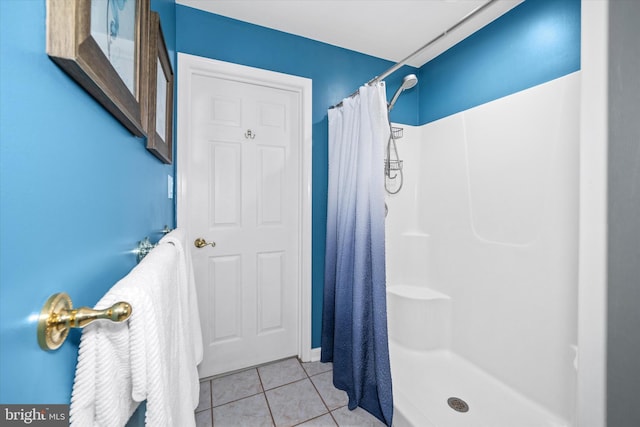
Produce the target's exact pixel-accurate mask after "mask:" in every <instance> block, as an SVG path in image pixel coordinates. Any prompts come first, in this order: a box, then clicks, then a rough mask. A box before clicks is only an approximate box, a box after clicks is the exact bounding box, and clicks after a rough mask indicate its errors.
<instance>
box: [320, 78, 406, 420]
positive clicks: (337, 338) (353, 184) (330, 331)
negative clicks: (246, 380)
mask: <svg viewBox="0 0 640 427" xmlns="http://www.w3.org/2000/svg"><path fill="white" fill-rule="evenodd" d="M328 114H329V188H328V200H327V238H326V257H325V283H324V305H323V312H322V355H321V360H322V361H323V362H333V384H334V385H335V386H336V387H337V388H339V389H341V390H344V391H346V392H347V395H348V396H349V409H355V408H356V406H360V407H362V408H363V409H365V410H367V411H368V412H370V413H371V414H373V415H375V416H376V417H377V418H378V419H380V420H381V421H382V422H384V423H386V424H387V425H388V426H391V420H392V417H393V399H392V392H391V370H390V366H389V344H388V341H387V303H386V291H385V241H384V213H385V205H384V146H385V144H386V142H387V140H388V138H389V131H390V130H389V122H388V117H387V114H388V113H387V102H386V91H385V86H384V83H383V82H381V83H378V84H375V85H371V86H363V87H361V88H360V90H359V93H358V95H356V96H354V97H351V98H347V99H345V100H344V101H343V105H342V107H338V108H332V109H330V110H329V112H328Z"/></svg>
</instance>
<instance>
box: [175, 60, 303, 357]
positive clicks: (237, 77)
mask: <svg viewBox="0 0 640 427" xmlns="http://www.w3.org/2000/svg"><path fill="white" fill-rule="evenodd" d="M194 74H199V75H206V76H210V77H215V78H226V79H230V80H234V81H238V82H245V83H252V84H263V85H264V84H266V85H268V86H270V87H275V88H279V89H284V90H289V91H293V92H297V93H299V94H300V97H299V99H300V100H301V105H300V111H301V123H300V137H299V140H300V141H301V143H302V145H301V147H300V148H301V149H300V159H299V160H300V177H299V183H300V187H299V188H300V203H301V206H300V210H299V215H300V218H299V219H300V221H299V224H300V233H299V235H300V236H301V239H300V242H299V243H300V244H299V248H300V254H299V255H300V258H299V259H300V260H301V266H300V277H299V280H298V287H299V289H298V290H299V292H298V295H299V296H300V301H299V310H298V325H299V330H300V333H299V337H298V346H297V347H298V357H300V359H302V361H305V362H307V361H311V358H312V352H311V134H312V121H311V108H312V107H311V105H312V104H311V93H312V81H311V79H308V78H304V77H298V76H292V75H288V74H283V73H277V72H274V71H268V70H263V69H259V68H253V67H247V66H244V65H238V64H232V63H230V62H223V61H218V60H215V59H208V58H203V57H199V56H194V55H189V54H186V53H181V52H178V97H177V98H178V112H177V125H178V129H177V162H176V175H177V180H178V181H177V224H178V227H181V228H183V229H185V230H187V232H188V229H189V224H187V223H186V218H188V204H187V203H186V198H187V196H188V194H189V182H188V178H187V174H186V173H185V171H186V165H187V160H188V159H189V156H188V154H189V144H188V141H189V138H190V135H189V132H190V129H189V120H188V118H189V116H190V111H189V108H190V105H191V102H190V99H189V97H190V93H191V80H192V76H193V75H194Z"/></svg>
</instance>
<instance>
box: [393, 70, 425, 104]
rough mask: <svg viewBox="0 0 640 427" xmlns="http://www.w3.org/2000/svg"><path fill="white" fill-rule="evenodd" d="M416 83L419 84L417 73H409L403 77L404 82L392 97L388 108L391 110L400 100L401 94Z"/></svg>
mask: <svg viewBox="0 0 640 427" xmlns="http://www.w3.org/2000/svg"><path fill="white" fill-rule="evenodd" d="M416 84H418V78H417V77H416V75H415V74H409V75H407V76H405V77H404V79H402V84H401V85H400V87H399V88H398V90H397V91H396V93H394V94H393V97H392V98H391V101H390V102H389V105H388V107H387V109H388V110H389V111H391V109H392V108H393V106H394V104H395V103H396V101H397V100H398V97H399V96H400V94H401V93H402V92H404V91H405V90H407V89H411V88H412V87H414V86H415V85H416Z"/></svg>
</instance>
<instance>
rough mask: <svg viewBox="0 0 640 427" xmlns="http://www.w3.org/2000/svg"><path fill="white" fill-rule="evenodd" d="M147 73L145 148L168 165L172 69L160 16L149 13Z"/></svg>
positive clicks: (170, 147) (171, 121)
mask: <svg viewBox="0 0 640 427" xmlns="http://www.w3.org/2000/svg"><path fill="white" fill-rule="evenodd" d="M148 53H149V55H148V58H147V70H148V72H149V80H148V88H149V93H148V96H147V101H148V102H147V104H146V110H145V109H144V108H143V116H144V117H146V118H147V122H146V126H145V130H146V132H147V150H149V151H151V152H152V153H153V154H154V155H155V156H156V157H157V158H158V159H160V160H161V161H162V162H163V163H166V164H171V162H172V159H173V84H174V77H173V70H172V68H171V61H170V60H169V52H168V51H167V45H166V44H165V41H164V36H163V34H162V26H161V25H160V15H158V13H156V12H151V14H150V15H149V51H148Z"/></svg>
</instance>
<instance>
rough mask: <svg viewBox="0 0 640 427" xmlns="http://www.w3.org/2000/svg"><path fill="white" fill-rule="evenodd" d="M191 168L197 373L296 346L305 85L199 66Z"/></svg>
mask: <svg viewBox="0 0 640 427" xmlns="http://www.w3.org/2000/svg"><path fill="white" fill-rule="evenodd" d="M191 85H192V86H191V93H190V112H191V114H190V118H189V120H188V123H189V126H190V128H189V135H190V138H189V141H188V143H189V159H188V160H187V167H188V171H186V172H185V175H186V176H187V177H188V182H189V192H188V194H189V196H188V199H187V202H186V203H187V206H188V209H187V211H188V217H187V222H188V224H189V227H188V228H189V233H190V238H191V239H192V240H193V239H195V238H197V237H202V238H204V239H205V240H207V241H208V242H211V241H214V242H215V243H216V246H215V247H211V246H205V247H204V248H202V249H196V248H195V247H193V248H192V254H193V262H194V271H195V274H196V283H197V287H198V295H199V301H200V307H199V308H200V314H201V318H202V319H201V320H202V329H203V335H204V343H205V357H204V361H203V363H202V364H201V365H200V375H201V377H206V376H211V375H215V374H218V373H222V372H227V371H231V370H234V369H240V368H243V367H246V366H251V365H255V364H258V363H264V362H268V361H271V360H276V359H279V358H283V357H287V356H291V355H295V354H297V353H298V348H299V347H298V334H299V325H298V310H299V307H298V302H299V295H298V289H299V288H298V283H297V281H298V278H299V277H300V270H299V269H300V261H301V260H300V223H299V222H300V207H299V206H300V194H301V191H300V187H299V185H300V184H299V175H300V167H301V166H300V160H299V159H300V151H299V150H300V149H301V141H300V140H299V139H300V116H301V111H300V104H301V103H300V100H299V97H300V94H299V93H297V92H294V91H288V90H284V89H280V88H276V87H269V86H265V85H258V84H253V83H246V82H240V81H234V80H233V79H226V78H219V77H211V76H206V75H194V76H193V78H192V81H191Z"/></svg>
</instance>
